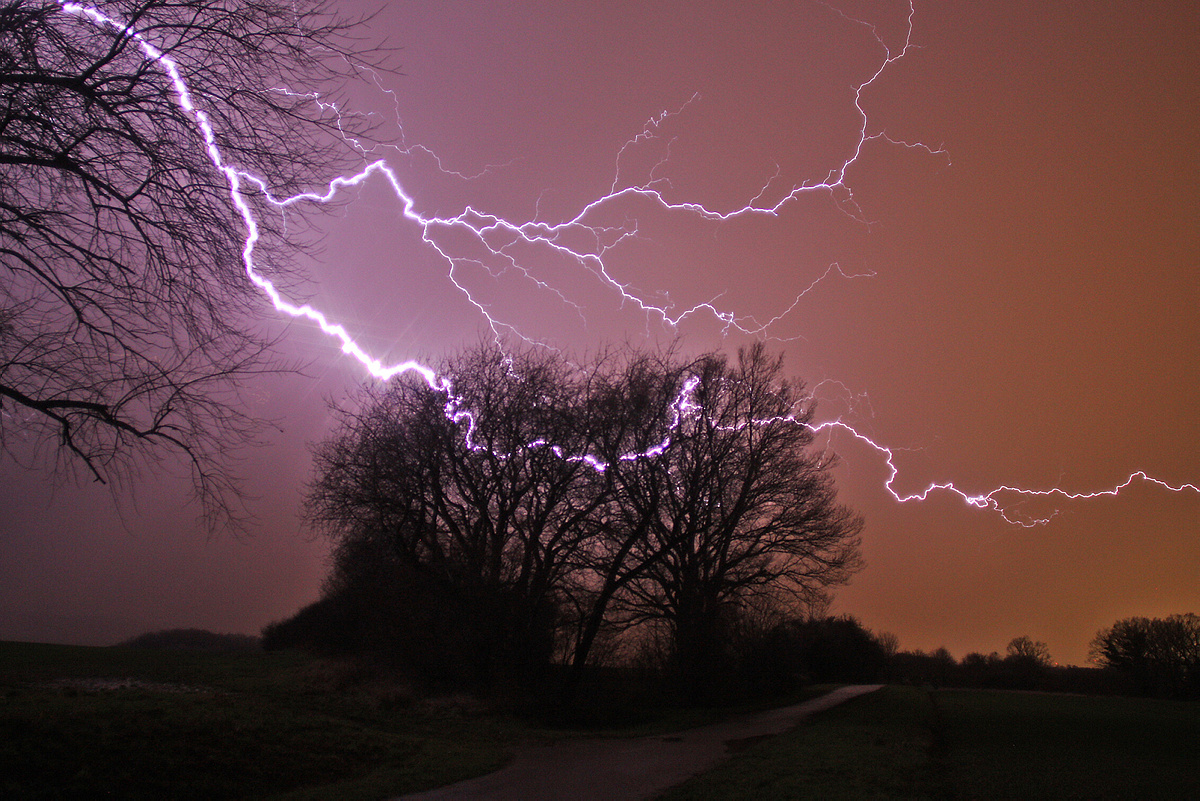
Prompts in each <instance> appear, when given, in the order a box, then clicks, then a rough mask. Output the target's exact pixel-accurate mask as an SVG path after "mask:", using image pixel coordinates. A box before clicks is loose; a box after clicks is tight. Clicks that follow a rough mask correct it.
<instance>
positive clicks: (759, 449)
mask: <svg viewBox="0 0 1200 801" xmlns="http://www.w3.org/2000/svg"><path fill="white" fill-rule="evenodd" d="M692 370H693V371H694V372H693V380H692V381H691V383H690V384H689V386H690V399H689V406H688V409H687V413H686V414H685V415H684V417H683V418H682V420H681V421H680V425H679V426H678V427H677V428H676V430H675V431H674V432H673V433H672V436H671V441H670V445H669V446H668V447H667V448H666V449H665V451H664V452H663V454H662V455H661V456H660V457H658V458H655V459H647V460H640V461H638V462H636V463H626V464H622V465H619V466H618V467H616V472H617V473H618V474H620V473H622V472H636V473H637V477H636V479H631V480H626V479H624V478H623V477H621V476H620V475H618V477H617V478H616V479H615V480H616V481H617V482H618V483H619V489H618V491H617V493H616V495H615V497H616V499H617V503H619V504H622V505H626V506H629V507H631V508H632V509H634V510H635V512H634V514H635V515H636V516H643V515H644V516H645V519H644V522H642V521H639V525H644V526H645V532H644V535H643V536H642V537H641V538H640V539H639V541H638V543H637V544H636V545H635V547H634V549H633V551H634V558H635V559H636V560H639V561H641V562H643V563H644V565H645V567H644V569H642V570H641V571H639V573H638V574H637V575H636V576H634V577H633V578H632V580H630V581H629V582H627V583H626V585H625V587H624V588H623V589H622V591H621V592H620V593H618V594H617V595H616V597H615V599H614V600H615V609H616V610H617V612H618V614H620V615H623V616H625V617H626V618H628V619H630V620H633V621H654V620H660V621H663V622H665V623H667V624H668V625H669V626H670V629H671V631H672V634H673V639H674V649H675V662H676V665H677V667H678V669H679V671H680V678H681V680H682V682H683V685H684V689H685V691H687V692H688V693H691V694H693V695H694V696H702V695H704V694H705V692H706V688H707V685H708V684H709V683H710V682H712V681H714V680H716V679H717V677H718V676H719V675H720V673H721V672H722V671H723V669H724V667H726V666H725V665H723V662H724V661H727V660H723V656H725V654H723V653H722V649H723V648H726V647H728V646H729V645H730V642H729V640H730V638H729V636H727V635H728V634H729V632H730V630H731V628H732V625H733V623H734V620H733V618H735V617H736V616H737V615H738V614H739V613H740V609H741V607H742V606H744V605H746V604H747V603H748V602H749V601H750V600H752V599H755V598H760V597H762V596H771V597H773V598H779V599H781V600H782V602H784V603H786V597H787V596H788V595H790V596H792V597H794V598H796V599H798V600H800V601H810V600H813V599H814V598H818V597H820V594H821V593H822V592H823V591H824V590H825V589H826V588H827V587H830V586H832V585H836V584H840V583H844V582H845V581H846V580H847V579H848V578H849V576H850V575H852V574H853V572H854V571H855V570H857V569H858V568H859V566H860V564H861V562H860V559H859V556H858V550H857V549H858V532H859V531H860V529H861V527H862V521H861V519H860V518H859V517H858V516H857V515H855V514H854V513H852V512H851V511H850V510H849V509H847V508H846V507H844V506H841V505H839V504H837V502H836V490H835V487H834V484H833V477H832V475H831V474H830V469H831V468H832V467H833V465H834V463H835V460H834V457H833V455H832V454H831V453H829V452H827V451H822V450H818V449H814V448H813V447H812V446H813V440H814V434H813V431H812V429H811V427H810V425H809V424H810V422H811V420H812V416H813V412H814V407H813V405H812V403H811V401H809V400H808V399H807V398H806V397H805V396H804V394H803V387H802V386H800V385H793V384H790V383H788V382H787V381H786V380H784V378H783V374H782V370H783V365H782V361H781V359H780V358H778V357H772V356H771V355H769V354H768V352H767V350H766V348H765V347H763V346H762V345H761V344H759V345H755V346H753V347H751V348H748V349H745V350H742V351H739V354H738V360H737V362H736V363H734V364H730V363H729V362H728V360H727V359H726V358H725V357H723V356H719V355H711V356H707V357H705V358H703V359H702V360H701V361H700V362H699V363H698V364H696V365H695V366H694V367H693V368H692Z"/></svg>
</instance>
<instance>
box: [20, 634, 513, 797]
mask: <svg viewBox="0 0 1200 801" xmlns="http://www.w3.org/2000/svg"><path fill="white" fill-rule="evenodd" d="M340 671H341V669H339V668H338V667H337V666H334V665H331V664H329V663H323V662H317V661H314V660H311V659H306V658H304V657H301V656H298V655H295V654H243V655H227V656H226V655H222V656H214V655H208V654H185V653H173V652H161V651H140V650H134V649H125V648H77V647H70V646H52V645H31V644H26V643H0V797H3V798H94V797H96V796H97V795H101V794H108V795H112V796H113V797H120V798H205V799H216V798H244V797H255V798H267V797H274V796H280V797H294V798H304V797H309V795H310V794H311V795H312V797H327V798H328V797H334V796H336V797H338V798H347V799H353V798H379V797H382V796H384V795H387V794H389V793H393V794H394V793H397V792H404V791H408V790H416V789H424V788H427V787H431V786H437V785H440V784H443V783H446V782H448V781H452V780H456V779H459V778H462V777H466V776H471V775H478V774H480V773H485V772H487V771H489V770H492V769H494V768H496V767H498V766H499V765H501V764H502V763H503V762H504V760H505V759H506V758H507V753H506V750H507V748H508V746H509V745H510V744H511V743H512V742H513V741H514V739H515V738H516V737H517V736H518V734H519V731H520V727H519V726H518V725H517V724H515V723H513V722H511V721H508V720H506V719H504V718H503V717H501V716H485V715H470V714H464V713H463V711H462V709H461V707H453V706H441V707H438V706H434V705H429V704H419V703H414V702H413V701H412V699H411V698H410V697H409V696H408V695H407V694H406V693H405V692H403V691H402V689H399V688H392V689H391V690H389V688H388V687H387V686H386V685H380V684H378V683H375V684H372V685H358V686H360V687H369V689H355V686H356V684H355V683H354V682H351V681H348V680H347V679H348V677H347V676H345V675H343V674H342V673H341V672H340ZM131 677H133V678H137V679H139V680H142V681H146V682H154V683H155V684H156V685H170V684H174V685H183V686H184V687H185V688H199V689H187V691H179V689H178V688H176V691H172V690H171V688H169V687H167V688H164V687H162V686H152V687H150V688H148V689H147V688H138V687H133V688H128V689H118V690H110V689H93V688H91V687H90V686H89V685H87V684H80V683H73V682H72V681H71V679H82V678H89V679H90V678H112V679H123V678H131ZM64 680H65V681H64Z"/></svg>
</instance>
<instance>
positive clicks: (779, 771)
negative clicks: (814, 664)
mask: <svg viewBox="0 0 1200 801" xmlns="http://www.w3.org/2000/svg"><path fill="white" fill-rule="evenodd" d="M1197 742H1200V715H1197V714H1196V708H1195V704H1194V703H1192V702H1186V701H1166V700H1158V699H1138V698H1120V697H1105V698H1095V697H1084V696H1078V695H1062V694H1050V693H1014V692H1001V691H995V690H960V689H942V690H933V689H931V688H921V687H904V686H889V687H885V688H884V689H882V690H880V691H878V692H875V693H871V694H869V695H865V696H862V697H859V698H856V699H854V700H852V701H850V702H848V703H846V704H844V705H842V706H839V707H835V708H834V709H831V710H829V711H827V712H823V713H821V714H820V715H818V716H816V717H815V718H813V719H811V720H810V721H809V722H808V723H806V724H805V725H803V726H799V727H797V728H796V729H793V730H792V731H790V732H787V733H785V734H782V735H780V736H778V737H773V738H770V739H768V740H766V741H765V742H762V743H759V744H757V745H754V746H751V747H750V748H748V749H746V750H744V751H741V752H740V753H738V754H736V755H735V756H734V757H733V758H732V759H730V760H729V761H728V762H726V763H725V764H723V765H720V766H718V767H717V768H716V769H714V770H713V771H711V772H709V773H706V774H704V775H702V776H699V777H697V778H695V779H693V780H691V781H689V782H687V783H686V784H684V785H682V786H680V787H678V788H676V789H674V790H672V791H671V792H669V793H667V794H666V795H665V799H669V800H670V801H683V800H684V799H705V801H718V800H720V799H745V798H788V799H808V798H812V799H822V800H824V799H849V798H909V799H918V798H1089V799H1144V798H1193V797H1194V796H1195V791H1196V787H1198V786H1200V762H1197V760H1196V758H1195V746H1196V743H1197Z"/></svg>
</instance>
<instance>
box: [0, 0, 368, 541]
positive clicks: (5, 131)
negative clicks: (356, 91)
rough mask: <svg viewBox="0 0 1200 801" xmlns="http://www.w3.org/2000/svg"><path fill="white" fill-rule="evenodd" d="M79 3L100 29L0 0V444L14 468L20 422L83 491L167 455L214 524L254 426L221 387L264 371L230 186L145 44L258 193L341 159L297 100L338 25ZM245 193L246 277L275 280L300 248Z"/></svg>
mask: <svg viewBox="0 0 1200 801" xmlns="http://www.w3.org/2000/svg"><path fill="white" fill-rule="evenodd" d="M94 10H95V11H97V12H98V13H99V14H103V15H104V16H105V17H107V18H108V19H111V20H114V21H117V23H118V24H109V23H107V22H105V21H104V20H103V19H100V18H97V17H90V16H88V15H87V14H86V13H81V12H80V11H79V10H78V9H77V8H74V7H67V6H64V5H60V4H58V3H55V2H38V1H37V0H15V1H14V0H8V2H4V3H3V4H2V5H0V446H2V447H4V448H5V450H6V451H8V452H9V453H11V454H14V455H16V454H15V451H14V448H13V445H14V442H15V440H14V439H13V435H14V432H18V431H19V432H20V435H21V439H22V440H24V441H30V440H32V441H33V442H34V443H36V444H37V446H38V447H36V448H35V454H34V456H33V457H32V459H31V462H33V463H36V464H37V465H38V466H40V467H46V468H48V469H51V470H53V471H55V472H57V471H65V472H68V473H70V472H73V471H75V470H78V469H82V470H83V471H84V473H85V474H90V475H91V476H92V477H94V478H95V479H96V480H99V481H103V482H109V481H112V480H114V479H120V478H121V477H123V476H126V475H128V473H129V471H130V470H133V469H136V466H137V465H138V464H141V463H144V461H145V460H146V459H147V458H149V459H156V458H163V457H164V456H166V455H168V454H171V453H173V454H175V455H182V457H183V458H184V460H185V461H186V462H187V464H188V466H189V468H190V472H191V477H192V481H193V486H194V490H195V493H196V495H197V496H198V498H199V499H200V500H201V501H202V509H203V511H204V514H205V516H206V518H207V520H208V522H209V523H210V524H211V525H221V524H227V523H230V522H231V521H233V520H234V519H235V517H236V509H235V507H236V504H234V503H233V501H234V500H235V499H236V498H237V497H238V496H237V483H236V481H235V479H234V477H233V476H232V474H231V471H230V469H229V466H228V459H227V456H228V455H229V453H230V451H231V450H232V449H234V448H236V447H237V446H238V445H240V444H243V443H246V442H248V441H251V440H252V439H253V437H254V434H255V432H256V431H257V427H256V422H255V420H254V419H253V417H252V415H250V414H248V413H247V412H246V410H245V406H244V405H243V404H242V402H241V397H240V396H241V392H240V388H241V382H242V381H243V380H245V379H246V378H248V377H250V376H253V375H255V374H257V373H261V372H264V371H272V370H276V369H279V368H280V366H281V365H280V364H279V362H278V360H277V359H276V358H275V357H274V356H273V353H272V348H271V346H272V344H273V343H272V339H271V337H270V336H268V335H266V334H264V333H263V332H262V331H261V330H256V329H260V328H261V326H258V325H255V318H256V316H257V314H258V312H257V309H258V308H259V307H261V305H262V304H261V299H260V297H259V296H258V295H257V292H256V290H255V288H254V287H253V286H252V284H251V283H250V282H249V281H248V280H247V276H246V274H245V271H244V265H243V260H242V259H243V254H242V251H243V245H244V239H245V237H246V230H245V226H244V221H243V219H242V217H241V216H240V215H239V213H238V212H237V210H236V209H235V207H234V205H233V204H232V202H231V197H230V185H229V181H228V178H227V176H226V175H225V174H223V173H222V172H221V171H220V170H219V169H218V168H217V166H216V165H215V164H214V161H213V159H214V153H215V152H216V151H213V150H212V149H210V147H209V142H207V141H206V140H205V134H204V132H203V131H202V130H201V128H200V127H198V124H197V118H196V117H195V116H194V114H193V112H192V111H191V110H189V109H188V108H187V107H186V106H185V104H183V103H182V102H181V97H180V95H179V93H178V92H177V89H178V86H177V85H176V84H175V83H174V82H173V79H172V77H171V76H170V75H169V74H168V73H167V72H166V71H165V70H164V62H163V61H161V60H156V58H154V57H152V56H154V53H153V52H149V53H148V52H147V51H146V50H144V49H143V43H147V44H150V45H152V46H153V47H154V48H156V49H157V51H158V52H159V53H161V56H162V57H164V58H168V59H170V60H171V61H172V62H173V63H174V65H175V67H176V69H177V70H178V77H179V78H180V79H182V80H183V81H185V82H186V85H187V87H188V90H189V92H190V95H191V98H190V99H191V102H192V103H194V104H195V107H196V108H198V109H200V110H201V111H202V112H203V113H204V114H206V115H207V117H208V120H209V121H210V122H211V126H212V135H213V141H212V143H211V144H212V145H213V146H215V147H216V148H218V149H219V153H220V155H221V157H222V158H223V159H224V163H225V164H227V165H231V166H235V167H236V168H237V169H239V170H246V171H248V172H251V173H254V174H256V175H258V176H260V177H261V178H262V179H263V181H264V183H265V186H267V187H268V188H269V190H270V191H271V192H272V193H276V194H277V195H286V194H288V193H292V192H294V191H296V190H298V189H300V188H302V187H303V188H307V187H310V186H311V185H312V181H313V180H314V179H316V178H318V177H319V176H318V173H320V174H322V175H324V174H325V173H326V171H327V170H329V169H330V167H331V165H337V164H338V163H341V162H347V159H349V158H352V157H353V155H354V152H353V150H352V148H351V147H350V145H349V144H348V143H347V141H346V140H345V139H343V131H341V130H339V127H338V126H339V125H340V124H343V121H342V120H340V119H337V118H336V116H331V114H330V112H329V111H328V109H329V108H331V107H330V106H329V104H328V103H325V104H318V103H316V102H314V97H313V96H312V95H311V94H308V93H310V92H312V91H313V88H314V87H316V88H317V89H319V90H323V91H324V90H327V91H335V90H336V87H337V86H338V85H339V83H340V82H341V81H342V79H344V78H345V77H347V76H348V75H349V74H350V73H351V70H352V68H351V63H352V61H351V60H350V57H351V56H356V55H357V52H356V51H357V50H359V49H360V48H359V47H358V45H357V42H356V41H355V40H354V39H353V38H352V37H351V36H350V34H351V32H352V25H351V24H349V23H347V22H344V21H342V20H340V19H339V18H337V17H335V16H333V15H331V14H330V13H329V11H328V9H327V8H325V7H323V6H321V5H312V4H307V3H304V2H301V3H298V4H294V3H291V2H282V1H280V2H276V1H275V0H251V2H234V1H233V0H217V2H212V1H211V0H111V1H109V2H99V3H97V5H96V6H95V9H94ZM122 25H127V26H128V27H120V26H122ZM324 99H329V98H324ZM346 124H349V123H346ZM250 189H255V187H244V188H243V195H242V196H243V198H244V199H245V201H246V202H247V203H249V204H252V205H254V206H255V207H256V208H257V210H258V212H260V213H259V214H258V219H259V221H260V225H261V229H262V230H261V234H262V237H261V239H260V244H259V246H258V250H257V252H256V253H257V255H256V258H257V264H258V266H259V269H260V270H261V271H262V272H263V273H265V274H268V275H270V276H271V277H272V279H273V280H277V281H278V280H284V281H286V280H287V279H288V276H289V269H292V268H290V267H288V265H289V264H291V263H292V260H293V257H294V256H295V255H296V248H297V247H299V246H298V245H296V244H294V243H295V242H297V241H299V240H298V239H297V238H296V237H295V236H294V233H293V235H291V236H290V237H289V239H288V240H286V241H285V240H284V239H283V238H281V237H280V236H278V234H279V233H280V232H281V230H282V227H283V224H284V220H283V217H282V216H281V214H280V213H279V212H278V210H274V212H273V213H272V210H271V209H270V207H269V206H267V205H266V203H265V201H264V197H263V196H262V194H261V193H258V194H254V193H251V192H249V191H248V190H250ZM287 223H288V225H289V226H290V227H291V229H293V232H294V229H295V227H296V226H297V224H298V221H297V220H295V219H289V220H288V221H287ZM310 239H311V238H310ZM292 277H293V279H294V275H293V276H292ZM285 285H286V284H285ZM28 451H29V449H28V448H25V447H23V448H22V453H23V454H25V456H26V457H27V458H28Z"/></svg>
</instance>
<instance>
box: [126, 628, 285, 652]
mask: <svg viewBox="0 0 1200 801" xmlns="http://www.w3.org/2000/svg"><path fill="white" fill-rule="evenodd" d="M121 645H122V646H124V647H126V648H158V649H164V650H171V651H200V652H206V653H214V654H221V653H239V652H253V651H261V650H262V642H261V640H260V639H259V638H258V637H254V636H252V635H249V634H217V633H215V632H212V631H208V630H206V629H166V630H164V631H150V632H146V633H145V634H139V635H138V636H136V637H131V638H130V639H128V640H126V641H125V642H123V643H121Z"/></svg>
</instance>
